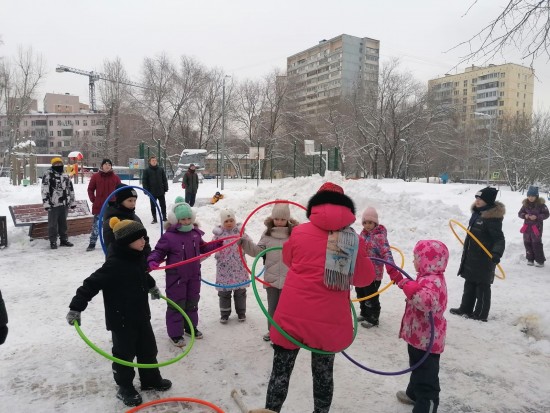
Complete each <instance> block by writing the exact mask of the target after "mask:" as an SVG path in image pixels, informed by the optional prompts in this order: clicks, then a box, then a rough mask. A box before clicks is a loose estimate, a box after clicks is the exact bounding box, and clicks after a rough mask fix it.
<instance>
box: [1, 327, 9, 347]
mask: <svg viewBox="0 0 550 413" xmlns="http://www.w3.org/2000/svg"><path fill="white" fill-rule="evenodd" d="M7 336H8V326H2V327H0V344H4V342H5V341H6V337H7Z"/></svg>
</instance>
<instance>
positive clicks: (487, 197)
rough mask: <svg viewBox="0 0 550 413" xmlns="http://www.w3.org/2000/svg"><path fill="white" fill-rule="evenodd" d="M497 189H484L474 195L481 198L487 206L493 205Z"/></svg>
mask: <svg viewBox="0 0 550 413" xmlns="http://www.w3.org/2000/svg"><path fill="white" fill-rule="evenodd" d="M497 192H498V189H496V188H491V187H489V186H488V187H486V188H483V189H482V190H481V191H478V192H477V193H476V198H481V199H483V200H484V201H485V203H486V204H487V205H493V204H494V203H495V200H496V199H497Z"/></svg>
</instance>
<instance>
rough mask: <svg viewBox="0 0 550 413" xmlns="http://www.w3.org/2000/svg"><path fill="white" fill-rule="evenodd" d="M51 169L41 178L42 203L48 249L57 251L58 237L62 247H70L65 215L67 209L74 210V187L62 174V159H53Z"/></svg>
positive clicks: (71, 244) (67, 176)
mask: <svg viewBox="0 0 550 413" xmlns="http://www.w3.org/2000/svg"><path fill="white" fill-rule="evenodd" d="M51 164H52V167H51V168H50V169H48V170H47V171H46V172H45V173H44V175H43V176H42V203H43V205H44V209H45V210H46V211H48V237H49V239H50V248H51V249H52V250H55V249H57V236H58V235H59V239H60V241H61V242H60V243H59V245H60V246H62V247H72V246H73V245H74V244H73V243H72V242H69V237H68V235H67V214H68V213H69V208H71V209H74V208H76V204H75V196H74V187H73V183H72V182H71V178H69V175H67V174H65V173H63V159H61V158H59V157H55V158H53V159H52V160H51Z"/></svg>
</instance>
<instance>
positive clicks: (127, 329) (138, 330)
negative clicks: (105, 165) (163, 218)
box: [66, 218, 172, 406]
mask: <svg viewBox="0 0 550 413" xmlns="http://www.w3.org/2000/svg"><path fill="white" fill-rule="evenodd" d="M109 224H110V225H111V228H112V229H113V233H114V238H115V240H114V242H113V243H112V244H111V246H110V247H109V251H108V254H107V259H106V261H105V263H104V264H103V266H102V267H101V268H99V269H98V270H97V271H95V272H94V273H93V274H92V275H90V276H89V277H88V278H86V279H85V280H84V283H83V284H82V286H81V287H79V288H78V290H76V295H75V296H74V297H73V299H72V300H71V304H70V305H69V308H70V311H69V313H68V314H67V317H66V318H67V322H68V323H69V324H71V325H73V324H74V322H75V321H76V322H78V324H80V320H81V318H80V317H81V315H80V313H81V312H82V311H84V310H85V309H86V307H87V306H88V302H89V301H91V300H92V298H94V297H95V296H96V295H97V294H98V293H99V291H103V302H104V305H105V321H106V324H107V330H110V331H111V333H112V337H113V356H114V357H117V358H119V359H122V360H126V361H129V362H131V361H133V360H134V358H135V359H137V362H138V363H143V364H156V363H157V343H156V340H155V334H154V333H153V328H152V327H151V310H150V309H149V302H148V298H147V292H149V293H150V294H151V297H152V298H153V299H158V298H160V291H159V289H158V288H157V287H156V285H155V280H154V279H153V277H151V275H149V273H148V272H146V271H145V269H144V266H143V259H142V257H143V254H144V247H145V244H146V241H145V237H146V236H147V231H146V230H145V228H144V227H143V225H142V224H141V223H139V222H136V221H131V220H123V221H120V220H119V219H118V218H111V220H110V222H109ZM138 371H139V378H140V381H141V389H142V390H156V391H165V390H168V389H169V388H170V387H172V382H170V380H167V379H163V378H162V377H161V375H160V371H159V369H158V368H140V369H138ZM113 374H114V378H115V382H116V383H117V384H118V385H119V386H120V387H119V390H118V393H117V398H118V399H120V400H122V401H123V402H124V404H125V405H126V406H137V405H139V404H141V402H142V399H141V395H140V394H139V393H138V392H137V391H136V389H135V388H134V384H133V380H134V376H135V371H134V369H133V368H132V367H128V366H124V365H122V364H119V363H116V362H113Z"/></svg>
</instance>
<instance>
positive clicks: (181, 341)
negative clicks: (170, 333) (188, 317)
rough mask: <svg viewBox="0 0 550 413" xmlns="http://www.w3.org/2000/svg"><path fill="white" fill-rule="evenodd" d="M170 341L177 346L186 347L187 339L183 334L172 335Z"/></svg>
mask: <svg viewBox="0 0 550 413" xmlns="http://www.w3.org/2000/svg"><path fill="white" fill-rule="evenodd" d="M170 341H171V342H172V344H173V345H175V346H176V347H185V339H184V338H183V337H182V336H178V337H170Z"/></svg>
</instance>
